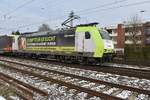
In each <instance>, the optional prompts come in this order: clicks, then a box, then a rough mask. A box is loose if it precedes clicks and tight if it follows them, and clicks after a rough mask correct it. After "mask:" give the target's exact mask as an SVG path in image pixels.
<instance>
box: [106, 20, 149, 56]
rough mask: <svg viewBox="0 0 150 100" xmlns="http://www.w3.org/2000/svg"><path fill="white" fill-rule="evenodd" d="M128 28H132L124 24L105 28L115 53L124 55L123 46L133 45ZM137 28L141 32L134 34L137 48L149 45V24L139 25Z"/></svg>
mask: <svg viewBox="0 0 150 100" xmlns="http://www.w3.org/2000/svg"><path fill="white" fill-rule="evenodd" d="M130 27H132V26H130V25H125V24H118V25H116V26H110V27H105V29H106V30H107V31H108V32H109V33H110V36H111V38H112V40H113V42H114V45H115V51H116V52H121V53H124V48H125V46H130V45H133V44H134V43H133V41H132V40H131V33H129V28H130ZM139 27H140V28H141V31H139V32H138V33H137V34H136V38H137V39H136V41H137V44H138V46H148V45H150V22H146V23H141V24H140V26H139Z"/></svg>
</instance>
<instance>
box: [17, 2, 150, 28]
mask: <svg viewBox="0 0 150 100" xmlns="http://www.w3.org/2000/svg"><path fill="white" fill-rule="evenodd" d="M121 1H122V0H120V1H118V2H121ZM146 3H150V0H145V1H141V2H135V3H129V4H125V5H119V6H115V7H109V8H103V9H99V8H98V7H95V8H93V9H95V10H94V11H93V9H91V10H88V12H87V11H83V10H81V11H78V12H82V13H81V15H82V14H86V13H89V12H90V11H92V12H90V13H95V12H97V11H103V12H105V11H107V10H113V9H118V8H124V7H131V6H137V5H143V4H146ZM100 8H101V7H100ZM65 16H66V15H64V16H60V17H58V18H55V19H53V21H54V20H57V19H61V18H63V17H65ZM48 20H49V19H47V20H45V21H41V22H38V23H33V24H28V25H22V26H19V27H17V28H14V29H20V28H25V27H28V26H33V25H37V24H40V23H43V22H46V21H48Z"/></svg>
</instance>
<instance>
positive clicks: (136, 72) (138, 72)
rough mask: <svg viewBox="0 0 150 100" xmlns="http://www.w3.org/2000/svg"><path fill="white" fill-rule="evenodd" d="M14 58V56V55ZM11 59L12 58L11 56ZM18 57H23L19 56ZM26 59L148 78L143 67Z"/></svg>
mask: <svg viewBox="0 0 150 100" xmlns="http://www.w3.org/2000/svg"><path fill="white" fill-rule="evenodd" d="M14 58H15V57H14ZM12 59H13V58H12ZM19 59H25V58H19ZM26 60H32V61H35V62H41V63H49V64H54V65H60V66H68V67H72V68H80V69H85V70H93V71H99V72H104V73H112V74H118V75H124V76H129V77H137V78H144V79H148V80H150V69H144V68H128V67H122V66H120V67H115V66H111V65H110V64H109V65H107V64H103V65H97V66H95V65H79V64H70V63H69V64H68V63H64V62H57V61H53V60H46V59H39V60H38V59H32V58H27V59H26Z"/></svg>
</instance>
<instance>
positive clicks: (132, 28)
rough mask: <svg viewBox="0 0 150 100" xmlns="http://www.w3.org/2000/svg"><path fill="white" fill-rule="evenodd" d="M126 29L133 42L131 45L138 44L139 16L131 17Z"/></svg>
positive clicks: (139, 32)
mask: <svg viewBox="0 0 150 100" xmlns="http://www.w3.org/2000/svg"><path fill="white" fill-rule="evenodd" d="M125 27H126V31H127V32H128V33H129V39H130V41H131V42H132V44H133V47H134V48H135V49H136V47H137V46H138V44H139V41H141V43H142V21H141V18H140V17H139V16H138V15H136V16H133V17H131V19H130V20H129V21H128V22H127V24H126V26H125Z"/></svg>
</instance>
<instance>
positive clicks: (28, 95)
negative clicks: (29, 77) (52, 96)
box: [0, 72, 48, 100]
mask: <svg viewBox="0 0 150 100" xmlns="http://www.w3.org/2000/svg"><path fill="white" fill-rule="evenodd" d="M0 79H1V80H3V81H5V82H6V83H8V84H9V85H11V87H14V88H15V93H16V94H17V95H18V96H19V97H20V98H22V99H23V100H33V96H35V94H34V92H35V93H38V94H40V95H42V96H47V95H48V93H46V92H44V91H42V90H40V89H38V88H35V87H33V86H31V85H29V84H26V83H23V82H21V81H19V80H17V79H15V78H12V77H10V76H8V75H6V74H3V73H1V72H0Z"/></svg>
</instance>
